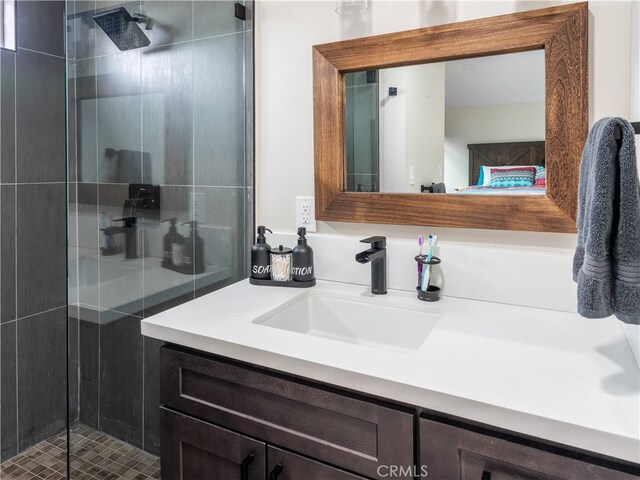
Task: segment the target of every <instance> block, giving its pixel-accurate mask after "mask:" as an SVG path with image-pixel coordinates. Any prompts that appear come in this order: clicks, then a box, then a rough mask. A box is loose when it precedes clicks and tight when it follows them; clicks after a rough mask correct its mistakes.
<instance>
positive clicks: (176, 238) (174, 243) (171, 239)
mask: <svg viewBox="0 0 640 480" xmlns="http://www.w3.org/2000/svg"><path fill="white" fill-rule="evenodd" d="M177 221H178V219H177V218H176V217H171V218H167V219H166V220H163V221H162V222H163V223H164V222H170V225H169V232H168V233H167V234H166V235H165V236H164V238H163V240H162V266H163V267H166V266H170V267H173V266H177V264H178V263H180V262H176V259H174V253H179V252H178V251H177V250H178V249H179V247H180V246H181V245H182V244H183V242H184V237H183V236H182V235H180V234H179V233H178V230H177V228H176V222H177Z"/></svg>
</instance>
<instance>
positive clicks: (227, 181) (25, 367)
mask: <svg viewBox="0 0 640 480" xmlns="http://www.w3.org/2000/svg"><path fill="white" fill-rule="evenodd" d="M0 3H1V2H0ZM252 11H253V2H251V1H243V2H232V1H200V0H176V1H166V0H145V1H135V2H122V3H118V2H113V1H100V0H99V1H85V0H67V1H66V2H63V1H42V2H36V1H24V2H20V1H19V2H18V4H17V9H16V12H17V13H16V14H17V18H18V23H17V25H18V37H17V38H18V44H17V51H16V52H10V51H6V50H2V52H1V60H2V63H1V64H0V73H2V78H1V81H0V89H1V93H2V117H1V119H0V120H1V123H0V133H1V136H2V163H1V164H0V167H1V168H0V177H1V178H0V194H1V198H0V207H2V208H1V211H2V218H1V219H0V220H1V222H0V225H2V227H1V230H0V234H1V235H2V238H1V240H2V241H1V242H0V254H1V255H2V270H1V272H0V273H1V274H2V295H1V296H0V298H1V299H2V305H1V306H2V308H1V309H0V314H2V322H0V327H1V328H0V367H1V368H0V370H1V372H0V373H1V374H2V375H1V376H0V407H1V408H0V412H1V413H2V415H1V416H0V434H1V435H0V447H1V452H2V470H0V472H1V473H2V478H3V480H4V478H5V476H6V478H18V477H19V475H21V474H28V473H31V470H30V469H32V470H33V472H36V470H38V472H45V473H47V474H49V473H50V474H51V476H50V477H46V478H66V477H67V475H68V476H69V478H72V479H76V478H77V479H84V478H87V479H88V478H92V479H93V478H121V477H122V478H136V479H147V478H160V477H159V476H160V472H159V461H158V458H157V455H158V454H159V424H158V423H159V419H158V415H159V404H160V400H159V390H160V388H159V376H158V368H159V365H158V353H159V347H160V342H158V341H155V340H153V339H149V338H144V337H143V336H142V335H141V333H140V321H141V320H142V319H143V318H147V317H149V316H151V315H154V314H156V313H159V312H161V311H164V310H166V309H168V308H171V307H173V306H176V305H178V304H180V303H184V302H187V301H189V300H193V299H195V298H197V297H199V296H202V295H204V294H207V293H209V292H211V291H214V290H217V289H219V288H222V287H223V286H226V285H229V284H231V283H233V282H236V281H238V280H240V279H242V278H245V277H246V275H247V271H248V268H247V265H246V252H247V251H248V248H247V247H248V246H250V241H251V238H250V237H251V234H252V230H253V110H252V109H253V43H254V42H253V26H252V15H251V13H252ZM56 18H57V19H58V20H59V21H58V22H56V21H55V19H56ZM25 19H26V20H29V21H26V20H25ZM38 19H39V20H38ZM21 20H24V21H21ZM45 20H46V21H45ZM29 25H34V26H33V27H29ZM35 25H40V26H42V27H43V28H42V29H41V31H40V32H35ZM33 35H35V36H36V37H37V38H36V39H35V40H34V39H33V38H35V37H33V38H32V36H33ZM51 45H58V50H55V51H54V50H51V48H52V47H51ZM65 50H66V51H65ZM56 75H57V76H56ZM38 102H39V103H38ZM65 102H66V104H65ZM38 107H39V109H40V110H39V111H38ZM11 115H13V117H14V118H15V120H16V121H15V122H14V123H12V122H10V121H9V120H8V119H10V118H11ZM65 122H66V129H65ZM65 133H66V139H65ZM38 135H42V136H44V137H45V138H44V140H43V141H40V139H39V138H37V136H38ZM31 158H34V159H36V158H37V159H38V162H36V161H35V160H31ZM29 162H32V164H29ZM65 209H66V213H65ZM23 215H24V216H25V217H26V216H29V220H28V221H25V222H24V223H23V222H22V221H21V220H23V218H22V216H23ZM23 224H24V225H26V226H23ZM65 224H66V229H65ZM65 235H66V244H65ZM36 247H38V248H39V249H41V250H38V252H36V253H35V254H34V252H33V251H32V250H33V249H34V248H36ZM27 249H30V250H29V251H28V250H27ZM45 257H46V258H45ZM29 262H32V263H33V265H31V264H30V263H29ZM34 262H39V263H38V264H37V265H36V263H34ZM30 265H31V266H30ZM42 266H45V267H47V268H39V267H42ZM9 267H11V268H9ZM23 270H24V271H23ZM28 275H31V276H30V277H28ZM65 277H66V279H68V282H67V280H65ZM11 282H13V284H11ZM27 282H31V283H29V284H28V288H27ZM10 284H11V285H14V287H13V289H12V288H9V285H10ZM65 285H66V286H67V288H66V298H65ZM45 417H46V418H45ZM67 457H68V458H67ZM54 473H55V475H54ZM37 474H38V475H41V476H42V475H43V474H42V473H37ZM56 475H58V476H56ZM34 478H36V477H34ZM42 478H45V477H42Z"/></svg>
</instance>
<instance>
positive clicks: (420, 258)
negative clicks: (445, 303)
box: [415, 255, 441, 302]
mask: <svg viewBox="0 0 640 480" xmlns="http://www.w3.org/2000/svg"><path fill="white" fill-rule="evenodd" d="M415 258H416V262H417V264H418V286H417V287H416V291H417V292H418V300H422V301H424V302H437V301H438V300H440V287H437V286H435V285H431V284H429V285H428V286H427V289H426V290H422V289H421V288H420V286H421V284H422V274H423V273H422V272H423V271H424V269H425V268H429V267H430V266H433V265H438V264H440V262H441V260H440V258H438V257H436V256H432V257H431V258H430V259H429V261H427V257H426V255H416V257H415Z"/></svg>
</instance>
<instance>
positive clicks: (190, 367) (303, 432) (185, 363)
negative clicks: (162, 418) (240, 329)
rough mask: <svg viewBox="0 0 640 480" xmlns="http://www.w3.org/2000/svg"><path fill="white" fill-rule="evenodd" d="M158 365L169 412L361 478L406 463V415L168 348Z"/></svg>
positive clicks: (410, 457)
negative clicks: (226, 429) (183, 415)
mask: <svg viewBox="0 0 640 480" xmlns="http://www.w3.org/2000/svg"><path fill="white" fill-rule="evenodd" d="M160 362H161V363H160V365H161V366H160V372H161V373H160V375H161V384H160V392H161V393H160V400H161V402H162V404H163V405H165V406H167V407H170V408H172V409H173V410H177V411H180V412H184V413H186V414H189V415H193V416H194V417H197V418H202V419H203V420H206V421H208V422H211V423H215V424H216V425H222V426H223V427H225V428H229V429H230V430H234V431H237V432H242V433H244V434H246V435H250V436H251V437H254V438H259V439H261V440H264V441H265V442H266V443H270V444H273V445H279V446H281V447H283V448H288V449H290V450H293V451H296V452H299V453H301V454H302V455H306V456H308V457H312V458H316V459H318V460H320V461H322V462H326V463H328V464H331V465H336V466H337V467H339V468H344V469H345V470H349V471H352V472H356V473H358V474H360V475H365V476H367V477H372V478H378V479H381V480H385V479H386V478H388V477H387V476H386V473H384V474H380V473H379V472H383V471H384V468H386V467H388V466H399V468H400V467H402V468H407V467H410V466H413V463H414V443H413V439H414V431H413V429H414V415H413V412H408V411H403V410H400V409H395V408H389V407H388V406H385V405H380V404H378V403H373V402H369V401H365V400H363V399H359V398H354V397H352V396H348V395H343V394H339V393H337V392H335V391H329V390H326V389H324V388H322V387H319V386H315V385H313V384H309V383H307V382H304V383H303V382H302V381H299V380H297V379H291V378H288V377H286V376H283V375H275V374H273V373H271V372H266V371H263V370H261V369H257V368H254V367H248V366H244V365H243V366H241V365H238V364H235V363H233V362H228V361H226V360H223V359H220V358H212V357H211V356H205V355H199V354H195V353H191V352H188V353H187V352H182V351H180V350H178V349H174V348H169V347H163V348H162V349H161V353H160ZM379 469H381V470H379ZM403 471H405V470H403ZM395 478H396V479H400V478H402V479H409V478H411V475H409V474H407V475H398V476H396V477H395ZM188 480H190V479H188ZM300 480H304V479H300Z"/></svg>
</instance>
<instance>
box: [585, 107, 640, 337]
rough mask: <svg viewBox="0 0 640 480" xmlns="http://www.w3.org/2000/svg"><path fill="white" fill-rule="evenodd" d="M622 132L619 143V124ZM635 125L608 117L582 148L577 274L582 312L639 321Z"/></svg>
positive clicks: (639, 236) (639, 203)
mask: <svg viewBox="0 0 640 480" xmlns="http://www.w3.org/2000/svg"><path fill="white" fill-rule="evenodd" d="M616 125H618V126H619V127H620V130H621V132H622V139H621V140H620V144H619V145H618V143H617V142H616V140H615V139H614V133H613V132H614V128H615V126H616ZM634 137H635V135H634V131H633V127H632V126H631V124H629V122H627V121H626V120H624V119H622V118H603V119H602V120H599V121H598V122H597V123H596V124H595V125H594V126H593V128H592V129H591V131H590V132H589V136H588V138H587V142H586V144H585V146H584V150H583V152H582V164H581V165H580V186H579V192H578V247H577V248H576V253H575V255H574V257H573V279H574V280H575V281H576V282H578V313H579V314H580V315H582V316H583V317H587V318H603V317H608V316H609V315H614V314H615V316H616V317H618V318H619V319H620V320H622V321H623V322H625V323H631V324H636V325H638V324H640V187H639V185H638V170H637V166H636V148H635V138H634Z"/></svg>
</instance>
